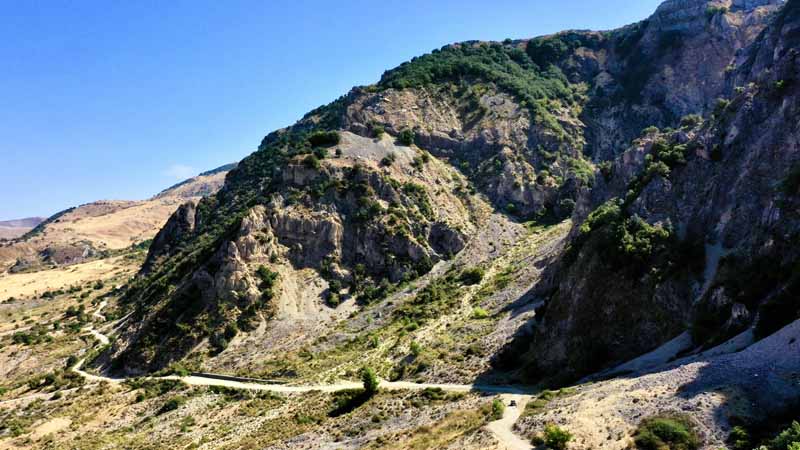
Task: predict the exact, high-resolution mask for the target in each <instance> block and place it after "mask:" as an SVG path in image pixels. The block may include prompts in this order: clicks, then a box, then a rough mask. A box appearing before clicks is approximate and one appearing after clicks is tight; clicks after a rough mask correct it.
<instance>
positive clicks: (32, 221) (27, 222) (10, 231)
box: [0, 217, 45, 239]
mask: <svg viewBox="0 0 800 450" xmlns="http://www.w3.org/2000/svg"><path fill="white" fill-rule="evenodd" d="M44 220H45V218H44V217H27V218H25V219H16V220H4V221H0V239H14V238H17V237H20V236H22V235H23V234H25V233H27V232H28V231H30V230H32V229H33V228H34V227H35V226H36V225H39V224H40V223H42V222H43V221H44Z"/></svg>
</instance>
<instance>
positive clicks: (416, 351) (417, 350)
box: [410, 341, 422, 356]
mask: <svg viewBox="0 0 800 450" xmlns="http://www.w3.org/2000/svg"><path fill="white" fill-rule="evenodd" d="M410 349H411V354H412V355H414V356H419V355H420V354H421V353H422V346H421V345H419V343H418V342H417V341H411V345H410Z"/></svg>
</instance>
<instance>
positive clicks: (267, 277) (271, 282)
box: [256, 265, 278, 290]
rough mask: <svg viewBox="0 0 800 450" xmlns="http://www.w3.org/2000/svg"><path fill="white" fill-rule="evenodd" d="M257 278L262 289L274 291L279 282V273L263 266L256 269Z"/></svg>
mask: <svg viewBox="0 0 800 450" xmlns="http://www.w3.org/2000/svg"><path fill="white" fill-rule="evenodd" d="M256 276H258V279H259V280H261V289H262V290H266V289H272V288H273V287H275V283H276V282H277V280H278V272H273V271H271V270H269V268H268V267H267V266H264V265H261V266H258V269H256Z"/></svg>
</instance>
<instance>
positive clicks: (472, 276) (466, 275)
mask: <svg viewBox="0 0 800 450" xmlns="http://www.w3.org/2000/svg"><path fill="white" fill-rule="evenodd" d="M485 274H486V271H485V270H483V268H481V267H472V268H470V269H464V271H463V272H461V276H460V277H458V279H459V280H460V281H461V282H462V283H464V284H465V285H467V286H472V285H475V284H478V283H480V282H481V280H483V276H484V275H485Z"/></svg>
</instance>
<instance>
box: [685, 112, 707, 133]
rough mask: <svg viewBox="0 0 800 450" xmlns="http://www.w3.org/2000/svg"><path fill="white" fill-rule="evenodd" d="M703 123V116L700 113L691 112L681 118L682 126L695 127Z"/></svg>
mask: <svg viewBox="0 0 800 450" xmlns="http://www.w3.org/2000/svg"><path fill="white" fill-rule="evenodd" d="M702 123H703V117H702V116H700V115H699V114H689V115H687V116H683V117H682V118H681V127H682V128H689V129H691V128H694V127H696V126H698V125H700V124H702Z"/></svg>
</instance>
